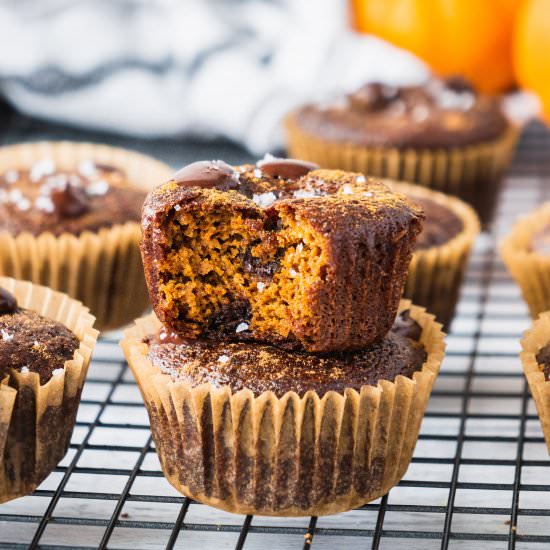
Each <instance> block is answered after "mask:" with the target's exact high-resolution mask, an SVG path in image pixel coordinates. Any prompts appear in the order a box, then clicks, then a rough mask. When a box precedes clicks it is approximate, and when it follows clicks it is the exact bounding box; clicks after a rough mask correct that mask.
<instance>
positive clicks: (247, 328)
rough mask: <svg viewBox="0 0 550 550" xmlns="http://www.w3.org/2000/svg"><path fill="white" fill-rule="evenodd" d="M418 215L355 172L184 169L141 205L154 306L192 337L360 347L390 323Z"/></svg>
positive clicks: (272, 164) (277, 165)
mask: <svg viewBox="0 0 550 550" xmlns="http://www.w3.org/2000/svg"><path fill="white" fill-rule="evenodd" d="M212 174H214V175H215V177H214V176H212ZM216 178H217V179H216ZM197 181H198V182H199V183H197ZM422 218H423V216H422V213H421V211H420V209H418V208H417V207H415V206H414V205H413V204H412V203H410V202H409V201H408V200H407V199H406V197H405V196H403V195H401V194H398V193H395V192H392V191H391V190H390V189H389V188H388V187H387V186H386V185H384V184H382V183H381V182H378V181H374V180H367V179H366V178H365V177H364V176H362V175H361V174H357V173H350V172H342V171H331V170H320V169H316V168H315V167H314V166H311V165H307V164H304V163H302V162H300V161H298V162H297V161H289V160H280V159H267V160H265V161H260V162H259V163H258V164H257V165H256V166H251V165H249V166H242V167H237V168H235V169H233V168H231V167H229V166H227V165H224V164H220V163H212V164H209V163H201V164H199V165H191V166H189V167H187V168H185V169H184V170H183V171H181V172H180V173H179V174H176V176H175V177H174V178H173V179H172V180H170V181H169V182H168V183H166V184H164V185H162V186H160V187H158V188H157V189H155V190H154V191H152V192H151V193H150V195H149V197H148V199H147V201H146V202H145V205H144V209H143V220H142V225H143V242H142V245H141V249H142V254H143V264H144V267H145V274H146V279H147V282H148V285H149V292H150V295H151V300H152V304H153V309H154V311H155V312H156V314H157V316H158V318H159V319H160V320H161V321H162V322H163V323H164V324H165V325H166V326H168V327H170V328H171V329H172V330H174V331H175V332H177V333H179V334H181V335H183V336H187V337H191V338H196V337H199V336H200V337H209V338H217V337H220V336H223V337H225V338H229V339H234V340H247V341H252V340H256V341H263V342H267V343H276V344H278V345H279V346H284V347H287V348H289V349H305V350H307V351H315V352H329V351H346V350H347V351H349V350H353V349H361V348H363V347H365V346H367V345H369V344H370V343H372V342H375V341H376V340H378V339H380V338H381V337H382V336H383V335H384V334H385V333H386V332H387V331H388V330H389V329H390V327H391V325H392V323H393V320H394V318H395V313H396V311H397V306H398V303H399V299H400V297H401V293H402V289H403V283H404V281H405V278H406V274H407V266H408V263H409V261H410V257H411V252H412V249H413V247H414V242H415V238H416V235H417V234H418V233H419V231H420V229H421V222H422Z"/></svg>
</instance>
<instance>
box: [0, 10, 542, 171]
mask: <svg viewBox="0 0 550 550" xmlns="http://www.w3.org/2000/svg"><path fill="white" fill-rule="evenodd" d="M549 27H550V3H548V1H547V0H483V1H482V2H479V1H478V0H353V1H349V2H346V1H344V0H322V1H318V2H311V1H308V0H186V1H185V2H181V1H177V0H78V1H74V0H41V1H40V2H38V1H32V0H3V1H2V2H1V3H0V44H1V47H0V94H1V96H2V97H3V99H4V101H5V104H4V105H3V106H2V117H1V125H2V134H3V141H4V143H6V142H13V141H22V140H28V139H33V140H36V139H59V138H70V139H90V140H93V141H96V140H100V141H107V142H110V143H118V144H123V145H131V144H132V142H133V143H134V147H136V148H143V147H144V144H147V150H148V152H150V153H153V154H155V153H156V154H157V155H159V156H161V157H162V158H164V160H167V161H169V162H171V163H172V164H175V165H180V164H182V163H184V162H186V161H187V160H189V159H193V158H196V157H197V155H199V156H200V155H201V154H202V155H204V154H205V152H208V151H212V154H214V153H219V156H224V158H226V159H227V160H229V161H234V162H240V161H242V160H243V159H244V158H245V157H246V158H248V157H249V156H250V153H252V154H254V155H255V156H259V155H263V154H264V153H265V152H267V151H278V150H280V149H282V147H283V145H284V144H283V138H282V136H283V134H282V131H281V120H282V117H283V116H284V114H285V113H287V112H288V111H289V110H290V109H292V108H293V107H295V106H297V105H299V104H301V103H304V102H305V101H310V100H317V99H324V98H330V97H333V96H336V95H338V94H341V93H343V92H349V91H351V90H353V89H355V88H357V87H359V86H361V85H362V84H363V83H365V82H367V81H373V80H377V81H382V82H388V83H413V82H420V81H423V80H425V79H427V78H428V76H429V74H430V72H431V71H433V72H435V74H437V75H442V76H447V75H463V76H465V77H466V78H468V79H469V80H470V81H471V82H472V83H473V84H474V85H475V86H476V87H477V88H478V89H479V90H481V91H483V92H487V93H491V94H505V96H506V98H507V101H508V103H509V104H510V105H511V107H510V109H511V113H512V115H513V116H517V117H519V118H520V119H521V120H522V121H525V120H527V119H530V118H534V117H537V116H539V115H541V116H543V114H544V112H545V111H546V113H547V114H549V113H550V57H549V56H548V55H547V52H548V51H549V48H550V38H549V37H550V28H549ZM519 90H523V91H522V92H519ZM525 91H528V94H527V93H526V92H525ZM134 140H135V141H134ZM212 140H216V141H215V144H213V143H212ZM220 140H222V141H221V142H220ZM205 142H206V143H208V145H209V146H210V149H207V150H206V151H205V150H204V148H203V147H201V143H202V144H204V143H205ZM182 143H185V147H183V146H182ZM197 144H198V145H197ZM196 147H198V149H196ZM212 147H214V148H213V149H212ZM245 151H246V152H245ZM247 152H248V153H247Z"/></svg>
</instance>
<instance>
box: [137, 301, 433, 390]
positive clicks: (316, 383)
mask: <svg viewBox="0 0 550 550" xmlns="http://www.w3.org/2000/svg"><path fill="white" fill-rule="evenodd" d="M421 332H422V329H421V328H420V326H419V325H418V323H416V321H414V320H413V319H412V318H410V316H409V315H408V312H404V313H402V314H401V315H400V316H399V317H398V320H397V321H396V324H395V325H394V328H393V329H392V330H391V331H390V332H389V333H388V334H387V335H386V336H385V338H383V339H382V340H381V341H379V342H377V343H375V344H373V345H371V346H370V347H369V348H367V349H365V350H363V351H359V352H348V353H337V354H334V353H333V354H330V355H315V354H308V353H298V352H291V351H285V350H283V349H281V348H277V347H274V346H269V345H264V344H250V343H244V342H240V343H229V342H223V341H217V342H216V341H206V340H185V339H183V338H181V337H179V336H177V335H175V334H174V333H170V332H167V331H166V330H165V329H161V330H160V332H159V333H158V334H157V335H154V336H151V337H149V338H147V339H146V342H147V343H148V344H149V359H150V360H151V362H152V364H153V365H154V366H156V367H157V368H159V369H160V370H161V371H162V372H164V373H166V374H169V375H170V376H171V377H172V379H173V380H175V381H184V382H186V383H188V384H190V385H191V386H198V385H200V384H204V383H211V384H212V385H213V386H215V387H219V386H226V385H227V386H229V387H230V388H231V390H232V391H234V392H236V391H239V390H242V389H244V388H247V389H249V390H251V391H252V392H253V393H254V395H256V396H257V395H259V394H261V393H263V392H264V391H272V392H273V393H274V394H275V395H276V396H277V397H281V396H283V395H284V394H285V393H286V392H288V391H294V392H296V393H297V394H298V395H300V396H303V395H304V394H305V393H306V392H307V391H309V390H312V391H315V392H317V394H318V395H319V396H322V395H324V394H325V393H327V392H328V391H336V392H340V393H343V392H344V390H345V389H346V388H353V389H355V390H357V391H359V390H360V388H361V386H364V385H376V384H377V382H378V381H379V380H390V381H392V380H394V379H395V377H396V376H398V375H403V376H407V377H411V376H412V375H413V373H414V372H415V371H417V370H420V369H421V368H422V365H423V364H424V361H425V360H426V357H427V355H426V351H425V349H424V346H423V345H422V344H421V343H420V342H419V341H418V339H419V338H420V334H421Z"/></svg>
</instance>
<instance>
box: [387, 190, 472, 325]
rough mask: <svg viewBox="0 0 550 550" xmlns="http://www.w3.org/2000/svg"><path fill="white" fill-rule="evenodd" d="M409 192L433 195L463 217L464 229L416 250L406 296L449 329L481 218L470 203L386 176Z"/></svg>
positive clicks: (432, 196) (423, 196) (427, 195)
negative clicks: (441, 242) (437, 242)
mask: <svg viewBox="0 0 550 550" xmlns="http://www.w3.org/2000/svg"><path fill="white" fill-rule="evenodd" d="M385 183H386V184H388V185H389V186H390V187H392V188H393V189H395V190H396V191H398V192H400V193H403V194H405V195H407V196H410V197H412V199H413V200H414V197H420V198H425V199H430V200H432V201H434V202H436V203H438V204H441V205H442V206H444V207H446V208H448V209H449V210H451V211H452V212H453V213H454V214H455V215H456V216H458V217H459V218H460V220H462V231H461V232H460V233H459V234H458V235H456V236H455V237H453V238H452V239H450V240H449V241H447V242H446V243H443V244H441V245H439V246H433V247H431V248H426V249H424V250H417V251H416V252H415V253H414V254H413V257H412V260H411V263H410V266H409V273H408V276H407V282H406V284H405V290H404V292H403V296H404V297H405V298H408V299H409V300H411V301H412V302H413V303H414V304H417V305H420V306H423V307H425V308H426V309H427V310H428V311H429V312H430V313H433V314H434V315H435V317H436V319H437V320H438V321H439V322H440V323H442V324H443V326H444V328H445V330H447V329H448V328H449V326H450V324H451V321H452V319H453V316H454V312H455V307H456V304H457V302H458V298H459V296H460V287H461V285H462V280H463V279H464V273H465V271H466V266H467V263H468V259H469V257H470V251H471V249H472V246H473V244H474V241H475V239H476V237H477V235H478V234H479V231H480V224H479V219H478V217H477V215H476V213H475V211H474V210H473V208H471V207H470V206H469V205H468V204H466V203H465V202H463V201H461V200H460V199H457V198H455V197H450V196H448V195H445V194H443V193H438V192H436V191H431V190H430V189H426V188H424V187H420V186H418V185H412V184H407V183H402V182H394V181H392V180H385Z"/></svg>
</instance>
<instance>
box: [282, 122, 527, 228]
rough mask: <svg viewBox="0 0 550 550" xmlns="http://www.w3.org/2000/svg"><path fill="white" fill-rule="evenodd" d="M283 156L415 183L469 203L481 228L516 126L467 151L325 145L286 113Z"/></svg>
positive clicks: (488, 216) (509, 155)
mask: <svg viewBox="0 0 550 550" xmlns="http://www.w3.org/2000/svg"><path fill="white" fill-rule="evenodd" d="M285 128H286V137H287V150H288V153H289V156H291V157H294V158H299V159H304V160H309V161H312V162H316V163H317V164H319V165H320V166H321V167H323V168H338V169H340V170H349V171H352V172H362V173H364V174H366V175H369V176H378V177H384V178H391V179H394V180H403V181H408V182H413V183H417V184H420V185H423V186H425V187H430V188H432V189H435V190H436V191H442V192H444V193H448V194H450V195H456V196H458V197H460V198H461V199H463V200H465V201H466V202H468V203H470V204H471V205H472V206H473V207H474V208H475V210H476V211H477V213H478V214H479V216H480V218H481V221H482V223H483V224H484V225H486V224H488V223H489V222H490V221H491V220H492V217H493V210H494V207H495V204H496V201H497V196H498V193H499V190H500V180H501V176H502V174H503V172H504V170H505V169H506V168H507V166H508V164H509V163H510V161H511V159H512V156H513V153H514V149H515V145H516V142H517V139H518V136H519V133H520V131H519V128H517V127H516V126H514V125H512V124H511V125H510V126H509V128H508V130H507V131H506V132H504V133H503V135H502V136H501V137H499V138H497V139H495V140H493V141H489V142H484V143H480V144H476V145H470V146H467V147H452V148H443V147H442V148H440V149H413V148H407V149H399V148H397V147H367V146H361V145H354V144H351V143H340V142H337V141H329V140H324V139H322V138H319V137H317V136H314V135H311V134H309V133H307V132H305V131H304V130H303V129H302V128H301V127H300V125H299V124H298V123H297V121H296V114H295V113H290V114H289V115H288V116H287V118H286V120H285Z"/></svg>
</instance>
